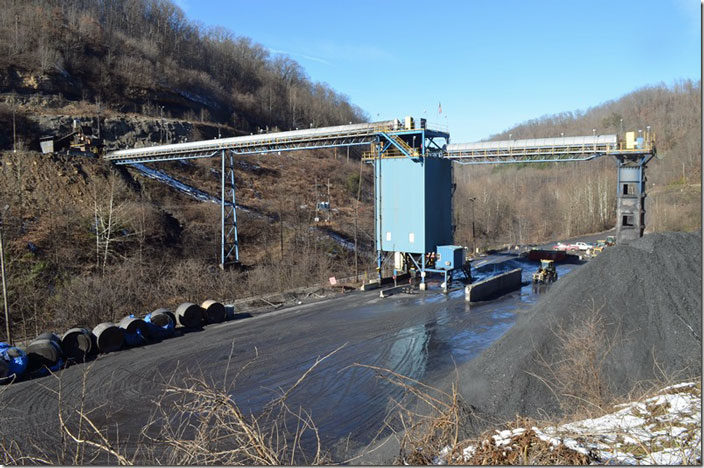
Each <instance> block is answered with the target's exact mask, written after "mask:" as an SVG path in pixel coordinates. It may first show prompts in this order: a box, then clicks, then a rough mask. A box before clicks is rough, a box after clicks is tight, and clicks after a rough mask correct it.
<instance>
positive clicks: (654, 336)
mask: <svg viewBox="0 0 704 468" xmlns="http://www.w3.org/2000/svg"><path fill="white" fill-rule="evenodd" d="M701 243H702V239H701V233H694V234H691V233H658V234H649V235H647V236H645V237H643V238H642V239H639V240H637V241H635V242H632V243H631V244H630V245H618V246H615V247H611V248H608V249H606V250H605V251H604V252H602V253H601V254H600V255H599V256H598V257H596V258H594V259H593V260H591V261H590V262H588V263H587V264H585V265H584V266H582V267H581V268H579V269H577V270H575V271H574V272H572V273H571V274H570V275H568V276H565V277H564V278H561V279H560V280H559V281H558V282H557V283H555V284H554V285H553V286H552V288H551V289H550V291H549V292H548V293H547V294H545V295H544V296H543V297H542V298H541V300H540V301H539V302H538V303H537V304H536V305H535V306H534V307H533V308H531V309H530V310H529V311H528V312H526V313H525V314H523V315H521V316H520V317H519V318H518V320H517V322H516V324H515V325H514V327H513V328H512V329H511V330H509V331H508V332H507V333H506V334H505V335H504V336H503V337H502V338H501V339H500V340H499V341H497V342H496V343H494V344H493V345H492V346H491V347H490V348H489V349H487V351H486V352H484V353H483V354H482V355H481V356H480V357H478V358H477V359H475V360H473V361H470V362H469V363H467V364H466V365H464V366H463V367H461V368H460V369H458V371H459V380H460V388H459V390H460V392H461V394H462V396H463V398H464V399H465V401H466V402H467V403H469V404H471V405H472V406H474V407H475V408H476V409H477V410H478V413H479V414H480V415H483V417H484V420H485V421H487V422H489V421H491V422H497V421H506V420H510V419H513V418H515V416H516V415H517V414H520V415H526V416H532V417H537V418H541V417H543V416H545V415H553V416H554V415H559V414H563V413H564V412H566V411H568V410H569V409H566V408H565V400H564V398H563V397H562V395H560V396H559V397H558V395H557V394H556V392H554V387H555V385H554V380H552V377H553V376H554V374H552V375H551V373H550V371H549V369H550V368H551V367H550V366H548V365H546V363H549V364H554V363H559V362H560V360H561V359H562V360H563V361H564V353H565V340H564V336H565V334H570V333H572V332H574V331H584V330H586V329H587V328H586V327H587V326H588V322H589V321H590V320H593V319H594V317H598V324H599V326H598V329H599V333H597V334H595V336H594V343H598V344H599V346H597V352H601V353H602V354H603V357H602V358H600V359H599V360H598V363H599V365H598V367H599V379H600V380H601V381H603V382H604V383H605V384H606V385H607V386H608V391H609V393H610V394H611V395H613V396H615V397H620V396H625V395H626V394H628V392H630V391H631V390H632V389H633V388H634V386H636V385H637V384H640V385H643V384H644V383H646V382H653V381H655V380H662V379H663V376H664V375H667V376H669V377H675V378H677V379H686V378H691V377H699V376H701V369H702V362H701V353H702V343H701V329H702V316H701V311H702V289H701V282H702V269H701V262H702V252H701ZM561 336H562V337H563V338H562V339H561V338H560V337H561ZM552 368H553V369H554V366H552ZM548 384H551V386H552V387H553V390H551V389H550V388H549V385H548ZM557 393H559V392H557ZM560 402H562V405H561V404H560ZM480 426H481V424H480ZM478 428H479V427H478ZM479 429H480V428H479Z"/></svg>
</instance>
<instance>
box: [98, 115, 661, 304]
mask: <svg viewBox="0 0 704 468" xmlns="http://www.w3.org/2000/svg"><path fill="white" fill-rule="evenodd" d="M593 133H594V134H593V135H591V136H571V137H560V138H538V139H524V140H505V141H484V142H478V143H461V144H451V143H450V134H449V132H448V131H446V130H444V129H441V128H439V127H438V126H433V125H432V124H431V125H428V124H427V122H426V120H425V119H414V118H413V117H410V116H407V117H405V118H404V119H403V120H398V119H393V120H387V121H380V122H372V123H360V124H349V125H338V126H332V127H322V128H310V129H304V130H292V131H285V132H276V133H263V134H257V135H247V136H239V137H232V138H219V139H214V140H204V141H196V142H188V143H179V144H169V145H160V146H150V147H143V148H132V149H124V150H118V151H111V152H108V153H106V154H105V155H104V156H103V158H104V159H106V160H108V161H111V162H113V163H114V164H120V165H125V164H128V165H129V164H146V163H157V162H161V161H175V160H185V159H195V158H216V157H219V158H220V160H221V194H220V205H221V216H220V224H221V242H220V255H219V258H220V267H221V268H226V267H228V266H229V265H236V264H238V263H239V262H240V252H239V240H238V235H237V213H236V209H235V207H236V185H235V163H234V158H235V157H236V156H237V155H246V154H272V153H275V154H277V155H278V154H281V153H282V152H286V151H300V150H308V149H318V148H336V147H344V146H368V147H369V151H367V152H365V153H364V155H363V160H364V161H366V162H367V163H369V164H371V165H372V166H373V168H374V199H375V202H374V203H375V204H374V207H375V219H374V221H375V244H376V251H377V271H378V277H377V278H375V279H373V280H371V282H373V283H374V282H375V283H377V284H381V282H382V280H383V279H384V275H385V274H386V275H387V276H390V275H393V276H394V277H396V275H400V274H410V275H411V276H413V277H420V288H421V289H422V290H424V289H426V287H427V283H426V278H427V277H428V275H430V274H436V275H437V274H439V275H441V276H442V277H443V279H444V281H443V283H442V286H443V290H444V291H445V292H447V289H448V285H449V284H450V282H451V281H452V280H453V279H461V280H464V281H465V282H469V281H471V278H470V275H469V271H470V270H469V267H468V264H467V262H466V260H465V259H466V256H465V252H464V248H463V247H461V246H458V245H454V244H453V225H452V219H453V217H452V191H453V184H452V163H458V164H470V165H471V164H516V163H544V162H574V161H588V160H592V159H595V158H599V157H602V156H613V157H614V158H616V160H617V161H618V198H617V204H618V206H617V216H618V219H617V224H616V225H617V227H616V232H617V239H618V242H619V243H627V242H630V241H633V240H635V239H638V238H640V237H642V236H643V232H644V230H645V223H646V220H645V196H646V185H645V182H646V177H645V169H646V166H647V164H648V162H649V161H650V160H651V159H652V158H653V157H654V156H655V155H656V148H655V136H654V134H653V133H651V131H650V127H648V128H647V130H646V131H645V133H643V132H642V131H641V130H638V132H635V131H631V132H626V133H625V134H624V135H621V136H619V135H597V134H596V131H594V132H593Z"/></svg>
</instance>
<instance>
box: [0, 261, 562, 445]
mask: <svg viewBox="0 0 704 468" xmlns="http://www.w3.org/2000/svg"><path fill="white" fill-rule="evenodd" d="M485 260H486V263H487V264H486V265H485V266H484V267H482V268H480V269H478V271H475V273H476V276H477V277H478V278H480V277H481V276H486V275H488V274H493V273H496V272H500V271H505V270H509V269H512V268H515V267H517V266H522V267H523V268H524V273H523V275H524V281H527V280H528V279H529V278H530V275H531V274H532V271H533V269H534V265H533V264H531V263H530V262H524V261H521V260H519V259H518V258H516V257H513V256H511V255H508V256H495V257H493V258H492V257H489V258H485ZM499 260H500V261H503V263H501V262H499V263H495V262H496V261H499ZM559 268H560V276H563V275H564V274H565V273H567V272H569V271H570V270H571V269H573V268H575V265H560V267H559ZM463 296H464V293H463V290H461V289H459V290H456V291H453V292H451V293H450V294H448V295H447V296H445V295H443V294H441V293H440V292H439V290H438V289H437V287H436V289H434V290H431V291H428V292H425V293H417V294H413V295H408V294H398V295H394V296H391V297H389V298H385V299H381V298H379V293H378V291H368V292H360V291H355V292H351V293H347V294H345V295H343V296H341V297H339V298H335V299H332V300H325V301H321V302H317V303H312V304H304V305H299V306H296V307H292V308H288V309H283V310H280V311H277V312H272V313H268V314H264V315H259V316H255V317H252V318H248V319H244V320H236V321H230V322H226V323H222V324H218V325H211V326H208V327H206V328H205V329H204V330H202V331H197V332H191V333H187V334H185V335H184V336H182V337H177V338H172V339H169V340H166V341H163V342H161V343H155V344H152V345H149V346H145V347H141V348H135V349H128V350H124V351H120V352H116V353H112V354H108V355H104V356H101V357H99V358H98V359H97V360H95V361H93V362H92V363H88V364H85V365H75V366H72V367H69V368H68V369H65V370H63V371H61V372H59V373H58V374H57V378H54V377H46V378H41V379H35V380H30V381H25V382H20V383H17V384H13V385H11V386H8V387H5V388H4V389H0V411H1V412H0V414H2V419H1V421H2V422H1V424H0V433H2V434H3V435H4V436H5V437H7V438H12V439H15V440H17V441H18V442H19V443H20V444H26V443H29V442H30V441H35V442H39V443H40V445H41V446H43V447H47V448H49V447H52V448H53V447H58V446H59V445H55V444H54V442H55V443H56V444H60V443H61V441H60V433H59V432H60V431H58V417H57V411H58V404H59V403H58V396H57V393H56V392H57V391H58V390H59V386H60V387H61V394H62V406H63V407H64V408H65V409H69V410H70V409H71V408H73V407H77V405H78V404H79V400H80V394H81V385H82V377H83V375H84V373H86V375H87V388H88V391H87V396H86V402H85V408H86V409H88V410H93V409H96V408H97V409H96V410H95V411H93V412H92V414H91V418H92V419H93V420H94V421H95V422H96V423H98V424H99V426H100V427H103V428H107V429H108V430H109V432H110V433H115V432H116V431H117V430H119V434H120V439H121V440H123V441H124V440H127V438H128V436H129V439H130V440H129V441H128V442H125V445H126V446H125V447H123V448H125V449H128V451H129V445H130V444H132V443H133V442H134V440H135V439H136V437H137V434H138V433H139V431H140V429H141V428H142V426H143V425H144V424H145V423H146V422H147V419H148V417H149V413H150V411H151V410H152V407H153V403H152V402H153V400H155V399H157V398H158V397H159V395H160V394H161V392H162V391H163V383H164V382H165V381H167V380H168V379H170V378H172V377H173V379H174V380H173V381H174V382H176V383H178V382H179V381H180V380H182V379H184V378H185V377H186V376H189V375H203V376H205V377H206V378H207V379H210V380H212V381H213V382H215V383H217V384H220V385H222V383H223V380H224V379H225V378H226V375H227V379H228V380H231V379H232V378H233V376H234V375H236V374H237V373H238V372H239V371H240V370H241V369H242V368H243V367H244V366H245V364H247V363H249V362H251V364H250V365H249V366H248V367H246V369H245V370H244V371H243V372H242V373H241V374H240V375H239V376H238V378H237V381H236V386H235V387H234V390H233V391H232V392H231V394H232V397H233V398H234V399H235V401H236V402H237V403H238V405H239V406H240V408H241V409H243V410H244V411H245V413H248V412H249V411H250V410H251V411H253V412H255V413H256V412H257V411H259V410H260V409H261V408H262V406H263V405H264V404H266V403H267V402H269V401H270V400H272V399H273V398H275V397H276V396H278V394H279V392H280V391H281V389H283V390H285V389H288V388H289V387H291V386H292V385H293V384H294V383H295V382H296V380H297V379H298V378H299V377H300V376H301V375H302V374H303V373H304V372H305V371H306V370H307V369H308V368H309V367H310V366H312V365H313V363H314V362H315V360H316V358H318V357H320V356H324V355H326V354H328V353H330V352H331V351H333V350H335V349H337V348H339V347H340V346H342V348H341V349H340V350H339V351H337V353H335V354H334V355H333V356H331V357H330V358H329V359H327V360H325V361H324V362H323V363H321V364H320V365H319V366H318V367H316V369H315V370H314V371H313V372H312V373H311V374H310V375H309V376H308V377H307V379H306V381H305V383H304V385H302V386H301V387H299V388H297V390H296V391H294V392H293V393H292V394H291V395H290V396H289V400H288V401H289V404H290V406H291V407H298V406H299V405H302V406H303V407H304V408H307V409H308V410H309V411H310V412H311V413H312V416H313V419H314V420H315V422H316V424H317V425H318V428H319V430H320V433H321V436H322V437H323V442H324V444H325V445H326V446H330V445H332V444H334V443H335V442H337V441H339V440H341V439H342V438H344V437H345V436H347V435H348V434H350V439H349V440H350V441H351V443H350V446H351V447H355V446H360V445H363V444H366V443H367V442H369V440H370V439H371V438H372V437H373V436H374V435H375V434H376V432H377V431H378V429H379V428H380V427H381V425H382V422H383V419H384V415H385V413H386V411H387V406H388V403H389V399H390V398H398V397H399V396H400V395H401V393H402V390H401V389H400V388H398V387H395V386H393V385H390V384H388V383H387V382H385V381H383V380H381V379H379V378H378V377H377V376H376V375H375V373H374V372H373V371H371V370H370V369H365V368H360V367H350V366H352V365H353V364H355V363H361V364H368V365H373V366H379V367H383V368H388V369H391V370H394V371H395V372H398V373H400V374H403V375H406V376H408V377H411V378H414V379H419V380H422V381H424V382H429V383H431V384H432V382H434V381H436V380H437V379H439V378H440V377H443V376H446V375H448V374H449V373H451V372H452V371H453V370H454V368H455V365H456V364H457V365H459V364H461V363H463V362H467V361H469V360H470V359H473V358H474V357H476V356H478V355H479V354H480V353H481V352H482V351H483V350H484V349H486V348H487V347H488V346H489V345H490V344H491V343H493V342H494V341H495V340H497V339H498V338H499V337H500V336H501V335H502V334H503V333H505V332H506V330H508V329H509V328H510V327H511V326H512V325H513V323H514V321H515V318H516V313H517V312H519V311H521V310H524V309H526V308H528V307H529V306H530V305H531V304H532V303H533V302H534V301H535V299H536V296H535V294H534V293H533V292H532V290H531V286H530V285H527V286H524V287H523V288H522V289H521V290H520V291H516V292H515V293H512V294H509V295H507V296H504V297H503V298H501V299H498V300H496V301H491V302H487V303H481V304H473V305H472V306H471V310H470V308H469V305H467V304H466V303H465V302H464V297H463ZM231 353H232V360H231V362H230V367H229V370H228V369H227V364H228V360H229V358H230V355H231ZM57 450H58V449H57Z"/></svg>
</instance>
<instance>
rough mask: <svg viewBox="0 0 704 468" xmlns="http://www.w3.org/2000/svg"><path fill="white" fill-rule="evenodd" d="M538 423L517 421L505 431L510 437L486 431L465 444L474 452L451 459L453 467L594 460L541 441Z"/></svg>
mask: <svg viewBox="0 0 704 468" xmlns="http://www.w3.org/2000/svg"><path fill="white" fill-rule="evenodd" d="M534 425H535V421H533V420H530V419H527V418H517V419H516V421H515V422H512V423H509V424H507V425H506V427H505V428H504V430H507V431H511V433H512V434H511V436H509V437H500V436H497V433H498V432H499V431H498V430H491V431H487V432H485V433H484V434H482V435H481V436H480V437H478V438H477V439H474V440H468V441H464V442H463V444H464V445H466V446H472V447H474V449H473V450H467V451H466V452H463V453H462V455H461V456H458V455H455V456H454V457H451V458H448V460H447V461H448V463H450V464H460V465H588V464H589V463H590V462H592V461H593V458H592V457H589V456H587V455H584V454H582V453H579V452H577V451H575V450H572V449H570V448H567V447H565V446H564V445H558V446H554V445H552V444H551V443H550V442H546V441H544V440H541V439H540V438H539V437H538V435H537V434H536V433H535V431H534V430H533V429H530V428H531V427H533V426H534Z"/></svg>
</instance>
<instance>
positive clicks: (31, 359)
mask: <svg viewBox="0 0 704 468" xmlns="http://www.w3.org/2000/svg"><path fill="white" fill-rule="evenodd" d="M63 357H64V352H63V349H62V348H61V339H60V338H59V337H58V336H57V335H56V334H54V333H42V334H41V335H39V336H38V337H36V338H35V339H34V340H32V341H31V342H30V343H29V346H27V360H28V361H27V370H28V371H29V372H30V373H33V374H36V375H46V374H48V373H49V371H52V372H55V371H57V370H59V369H60V368H61V366H62V365H63V364H64V359H63Z"/></svg>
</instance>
